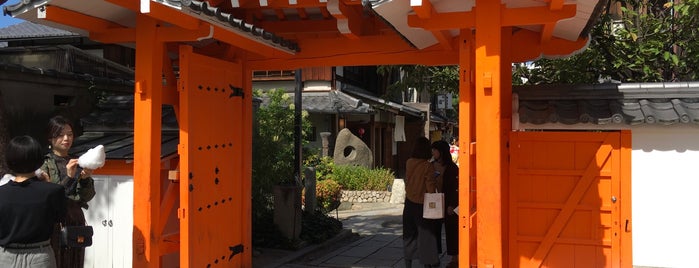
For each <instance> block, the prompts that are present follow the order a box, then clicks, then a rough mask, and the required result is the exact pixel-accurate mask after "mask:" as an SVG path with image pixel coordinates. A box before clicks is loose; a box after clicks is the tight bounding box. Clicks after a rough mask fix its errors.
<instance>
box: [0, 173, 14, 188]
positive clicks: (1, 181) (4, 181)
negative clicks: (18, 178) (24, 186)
mask: <svg viewBox="0 0 699 268" xmlns="http://www.w3.org/2000/svg"><path fill="white" fill-rule="evenodd" d="M13 180H15V176H13V175H12V174H5V175H4V176H2V179H0V186H2V185H5V184H7V183H8V182H10V181H13Z"/></svg>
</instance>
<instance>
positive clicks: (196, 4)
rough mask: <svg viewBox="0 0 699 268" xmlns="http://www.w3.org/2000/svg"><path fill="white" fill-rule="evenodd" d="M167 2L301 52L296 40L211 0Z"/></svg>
mask: <svg viewBox="0 0 699 268" xmlns="http://www.w3.org/2000/svg"><path fill="white" fill-rule="evenodd" d="M164 1H165V2H166V3H167V4H169V5H171V6H174V7H179V8H182V9H183V10H187V11H189V12H191V13H194V14H197V15H199V16H202V15H204V16H206V17H209V18H212V19H216V20H217V21H219V22H222V23H224V24H227V25H228V26H229V27H232V28H233V29H235V30H240V31H242V32H244V33H247V34H248V35H251V36H252V37H254V38H256V39H260V40H263V41H265V42H267V43H271V44H273V45H275V46H281V47H283V48H286V49H289V50H292V51H296V52H299V51H301V49H300V48H299V45H298V44H297V43H296V42H293V41H290V40H287V39H284V38H282V37H280V36H278V35H276V34H274V33H272V32H268V31H265V30H264V29H262V28H260V27H257V26H255V25H252V24H250V23H247V22H245V21H244V20H243V19H240V18H236V17H234V16H233V14H229V13H225V12H222V11H221V10H222V9H221V8H218V7H215V6H212V5H211V4H209V1H192V0H164Z"/></svg>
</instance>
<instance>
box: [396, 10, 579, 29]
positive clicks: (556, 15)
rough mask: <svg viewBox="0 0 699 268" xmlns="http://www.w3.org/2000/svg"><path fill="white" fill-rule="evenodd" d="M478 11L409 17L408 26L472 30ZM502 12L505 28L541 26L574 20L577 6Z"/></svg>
mask: <svg viewBox="0 0 699 268" xmlns="http://www.w3.org/2000/svg"><path fill="white" fill-rule="evenodd" d="M476 9H477V8H475V7H474V8H473V9H472V10H471V11H464V12H446V13H438V14H432V16H431V17H430V18H429V19H422V18H420V17H418V15H408V25H410V27H416V28H423V29H425V30H448V29H470V28H473V27H474V25H475V13H476V12H477V10H476ZM501 12H502V13H503V16H502V17H501V18H502V19H501V23H502V25H503V26H506V27H509V26H524V25H540V24H546V23H555V22H557V21H559V20H562V19H568V18H572V17H573V16H575V12H576V5H574V4H570V5H563V7H562V8H561V9H560V10H551V9H550V8H549V7H522V8H505V7H503V8H502V11H501Z"/></svg>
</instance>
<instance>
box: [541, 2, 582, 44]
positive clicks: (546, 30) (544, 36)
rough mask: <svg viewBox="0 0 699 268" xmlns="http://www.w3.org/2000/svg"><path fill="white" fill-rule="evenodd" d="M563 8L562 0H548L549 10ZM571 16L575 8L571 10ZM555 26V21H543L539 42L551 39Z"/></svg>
mask: <svg viewBox="0 0 699 268" xmlns="http://www.w3.org/2000/svg"><path fill="white" fill-rule="evenodd" d="M561 9H563V0H551V2H549V10H551V11H559V10H561ZM573 16H575V10H573ZM555 28H556V23H555V22H548V23H545V24H544V26H543V28H542V29H541V44H544V45H545V44H548V42H549V41H551V37H552V36H553V30H554V29H555Z"/></svg>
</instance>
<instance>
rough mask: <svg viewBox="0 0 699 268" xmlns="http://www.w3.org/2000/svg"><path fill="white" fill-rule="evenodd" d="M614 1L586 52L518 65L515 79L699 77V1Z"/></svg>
mask: <svg viewBox="0 0 699 268" xmlns="http://www.w3.org/2000/svg"><path fill="white" fill-rule="evenodd" d="M679 2H681V3H673V1H660V0H625V1H611V3H610V4H609V5H608V6H607V11H609V10H610V8H611V7H614V5H616V4H617V3H618V4H619V6H620V11H621V12H620V14H610V13H609V12H604V15H602V16H601V18H600V20H599V21H598V23H597V24H596V26H595V27H594V28H593V29H592V32H591V40H590V44H589V46H588V47H587V49H585V50H584V51H583V52H582V53H579V54H577V55H574V56H572V57H569V58H564V59H540V60H537V61H534V62H533V64H531V63H527V64H518V65H516V66H515V70H514V72H513V82H514V83H515V84H541V83H570V84H573V83H596V82H598V81H599V80H600V79H613V80H618V81H621V82H659V81H688V80H696V79H698V78H699V71H698V69H697V68H699V67H698V66H699V65H697V64H699V42H696V40H697V38H699V0H684V1H679Z"/></svg>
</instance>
